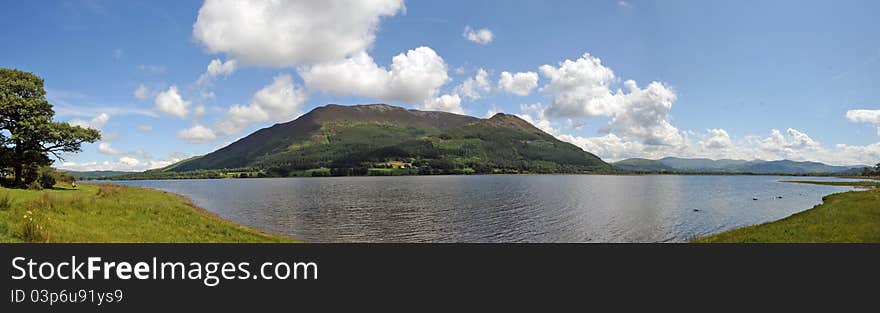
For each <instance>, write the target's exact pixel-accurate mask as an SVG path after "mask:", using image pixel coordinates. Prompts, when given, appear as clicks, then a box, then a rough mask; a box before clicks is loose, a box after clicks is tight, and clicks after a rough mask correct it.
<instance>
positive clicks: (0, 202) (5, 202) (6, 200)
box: [0, 193, 12, 211]
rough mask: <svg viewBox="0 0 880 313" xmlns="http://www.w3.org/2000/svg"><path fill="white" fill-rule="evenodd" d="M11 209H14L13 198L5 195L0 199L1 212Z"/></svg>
mask: <svg viewBox="0 0 880 313" xmlns="http://www.w3.org/2000/svg"><path fill="white" fill-rule="evenodd" d="M11 207H12V197H10V196H9V194H8V193H7V194H3V196H2V197H0V211H6V210H9V208H11Z"/></svg>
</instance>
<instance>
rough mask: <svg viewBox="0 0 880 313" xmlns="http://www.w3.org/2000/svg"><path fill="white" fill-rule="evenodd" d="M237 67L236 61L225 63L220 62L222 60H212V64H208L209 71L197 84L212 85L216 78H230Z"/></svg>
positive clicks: (200, 77)
mask: <svg viewBox="0 0 880 313" xmlns="http://www.w3.org/2000/svg"><path fill="white" fill-rule="evenodd" d="M237 66H238V61H236V60H227V61H226V62H223V61H220V59H213V60H211V63H208V69H207V70H206V71H205V73H204V74H202V75H201V76H199V79H198V80H197V81H196V84H199V85H207V84H210V83H211V82H212V81H213V79H214V78H217V77H228V76H229V75H232V73H234V72H235V70H236V68H237Z"/></svg>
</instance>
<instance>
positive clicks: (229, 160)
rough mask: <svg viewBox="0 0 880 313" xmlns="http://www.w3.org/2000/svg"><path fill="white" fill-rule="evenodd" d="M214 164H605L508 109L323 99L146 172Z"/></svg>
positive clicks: (386, 168) (271, 168) (457, 170)
mask: <svg viewBox="0 0 880 313" xmlns="http://www.w3.org/2000/svg"><path fill="white" fill-rule="evenodd" d="M217 170H223V171H224V172H225V173H228V172H230V171H232V172H235V171H239V172H243V173H251V174H254V173H260V174H263V175H268V176H291V175H302V174H305V175H313V176H320V175H368V174H369V175H382V174H388V175H393V174H461V173H587V172H604V171H610V170H611V166H609V165H608V164H607V163H605V162H603V161H602V160H601V159H599V158H598V157H596V156H595V155H593V154H591V153H589V152H585V151H583V150H582V149H580V148H578V147H577V146H574V145H572V144H570V143H567V142H562V141H560V140H558V139H556V138H555V137H553V136H551V135H549V134H547V133H545V132H543V131H541V130H540V129H538V128H536V127H535V126H533V125H531V124H530V123H528V122H526V121H524V120H522V119H520V118H519V117H516V116H514V115H508V114H503V113H499V114H496V115H495V116H492V117H491V118H488V119H480V118H476V117H471V116H465V115H459V114H453V113H446V112H433V111H419V110H409V109H404V108H401V107H396V106H390V105H386V104H370V105H354V106H342V105H335V104H330V105H326V106H323V107H319V108H316V109H314V110H312V111H311V112H309V113H306V114H304V115H302V116H300V117H299V118H297V119H295V120H293V121H290V122H286V123H281V124H276V125H273V126H271V127H267V128H264V129H260V130H258V131H256V132H254V133H252V134H250V135H248V136H247V137H244V138H242V139H240V140H238V141H236V142H234V143H232V144H230V145H228V146H226V147H223V148H221V149H219V150H217V151H214V152H212V153H209V154H207V155H204V156H201V157H196V158H191V159H188V160H185V161H181V162H179V163H176V164H173V165H171V166H169V167H166V168H164V169H160V170H153V171H148V172H146V173H151V174H152V175H154V176H161V173H169V174H165V175H166V176H168V175H173V174H170V173H184V172H195V171H217ZM128 178H135V177H128Z"/></svg>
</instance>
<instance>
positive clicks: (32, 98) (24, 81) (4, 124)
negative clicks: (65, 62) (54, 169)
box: [0, 69, 101, 186]
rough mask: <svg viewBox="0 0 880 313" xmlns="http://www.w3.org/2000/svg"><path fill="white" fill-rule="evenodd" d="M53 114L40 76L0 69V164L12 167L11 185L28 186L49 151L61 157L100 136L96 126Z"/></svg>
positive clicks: (5, 169) (49, 162)
mask: <svg viewBox="0 0 880 313" xmlns="http://www.w3.org/2000/svg"><path fill="white" fill-rule="evenodd" d="M54 115H55V111H54V110H53V109H52V104H50V103H49V102H48V101H46V90H45V89H44V88H43V79H42V78H40V77H39V76H37V75H34V74H31V73H27V72H23V71H19V70H15V69H0V168H3V171H4V172H7V173H8V172H10V170H9V169H11V172H12V176H13V178H12V182H11V185H14V186H30V185H31V183H32V182H34V181H36V180H38V179H40V174H39V170H40V167H42V166H47V165H50V164H52V162H53V160H52V159H51V158H50V155H51V156H52V157H54V158H56V159H63V154H64V153H76V152H80V151H81V147H82V144H83V143H85V142H95V141H97V140H99V139H100V138H101V135H100V133H99V132H98V131H97V130H94V129H89V128H82V127H79V126H72V125H70V124H68V123H58V122H53V121H52V118H53V116H54Z"/></svg>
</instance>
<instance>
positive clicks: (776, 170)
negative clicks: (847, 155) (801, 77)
mask: <svg viewBox="0 0 880 313" xmlns="http://www.w3.org/2000/svg"><path fill="white" fill-rule="evenodd" d="M613 165H614V167H616V168H619V169H622V170H629V171H636V172H673V173H723V174H791V175H807V174H837V173H848V172H850V171H853V169H861V168H862V167H864V166H863V165H859V166H833V165H827V164H823V163H819V162H797V161H790V160H779V161H763V160H753V161H745V160H729V159H722V160H711V159H687V158H673V157H668V158H662V159H659V160H648V159H626V160H622V161H619V162H615V163H613Z"/></svg>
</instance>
